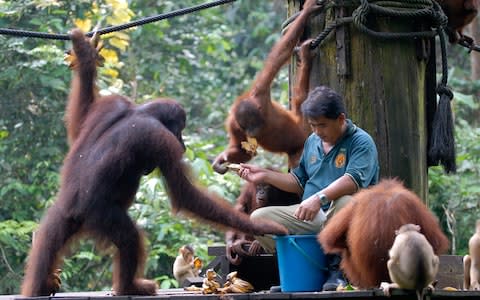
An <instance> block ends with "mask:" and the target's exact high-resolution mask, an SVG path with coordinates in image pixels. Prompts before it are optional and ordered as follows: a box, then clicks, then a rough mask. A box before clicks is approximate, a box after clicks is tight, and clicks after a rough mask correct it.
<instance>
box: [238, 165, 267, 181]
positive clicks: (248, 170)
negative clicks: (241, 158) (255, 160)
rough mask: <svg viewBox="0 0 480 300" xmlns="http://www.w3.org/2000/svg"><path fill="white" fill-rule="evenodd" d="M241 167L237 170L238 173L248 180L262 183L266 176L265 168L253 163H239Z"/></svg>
mask: <svg viewBox="0 0 480 300" xmlns="http://www.w3.org/2000/svg"><path fill="white" fill-rule="evenodd" d="M240 166H241V168H240V170H239V171H238V175H239V176H240V177H242V178H243V179H245V180H246V181H248V182H253V183H255V184H258V183H263V182H264V181H265V177H266V176H267V170H266V169H264V168H261V167H258V166H255V165H250V164H240Z"/></svg>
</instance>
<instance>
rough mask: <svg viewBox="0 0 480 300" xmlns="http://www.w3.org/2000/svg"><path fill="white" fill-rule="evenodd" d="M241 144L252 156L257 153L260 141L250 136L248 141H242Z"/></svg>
mask: <svg viewBox="0 0 480 300" xmlns="http://www.w3.org/2000/svg"><path fill="white" fill-rule="evenodd" d="M240 145H241V146H242V149H243V150H245V151H246V152H247V153H248V154H250V155H252V156H255V155H257V148H258V143H257V139H256V138H253V137H249V136H248V137H247V141H246V142H245V141H243V142H241V143H240Z"/></svg>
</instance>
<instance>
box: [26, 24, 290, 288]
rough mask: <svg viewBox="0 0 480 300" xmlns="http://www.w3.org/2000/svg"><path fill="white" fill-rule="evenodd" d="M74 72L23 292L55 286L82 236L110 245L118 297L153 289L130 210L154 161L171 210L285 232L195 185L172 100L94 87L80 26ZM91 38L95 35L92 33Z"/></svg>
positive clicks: (93, 60)
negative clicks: (55, 180)
mask: <svg viewBox="0 0 480 300" xmlns="http://www.w3.org/2000/svg"><path fill="white" fill-rule="evenodd" d="M71 38H72V42H73V53H71V54H72V55H74V59H73V61H72V63H71V67H72V69H73V70H74V73H73V79H72V85H71V91H70V96H69V101H68V107H67V113H66V125H67V132H68V139H69V143H70V150H69V152H68V154H67V156H66V158H65V160H64V164H63V167H62V172H61V182H60V190H59V192H58V195H57V199H56V201H55V203H54V204H53V205H52V206H51V207H50V208H49V209H48V211H47V213H46V214H45V216H44V217H43V219H42V221H41V223H40V227H39V228H38V231H37V232H36V235H35V240H34V242H33V243H32V249H31V251H30V254H29V257H28V262H27V265H26V270H25V278H24V282H23V285H22V295H24V296H44V295H49V294H52V293H55V292H56V291H57V289H58V281H57V279H58V277H56V276H57V274H56V273H55V270H56V269H57V268H58V265H59V264H60V262H61V257H62V255H63V254H65V250H67V248H68V245H69V244H71V242H72V241H74V240H75V239H77V238H78V237H79V236H80V234H84V233H86V234H89V235H90V236H92V237H94V238H96V240H97V241H101V242H107V243H109V244H113V245H114V247H115V249H116V253H115V257H114V266H113V289H114V293H115V294H116V295H155V294H156V289H157V286H156V284H155V282H154V281H152V280H147V279H143V278H141V277H139V276H142V275H143V265H144V263H145V258H146V254H145V249H144V245H143V237H142V233H141V232H140V230H139V229H138V228H137V226H136V224H135V223H134V222H133V221H132V219H131V218H130V217H129V215H128V214H127V209H128V207H129V206H130V205H131V204H132V203H133V201H134V198H135V194H136V192H137V189H138V186H139V181H140V178H141V177H142V175H144V174H148V173H150V172H151V171H152V170H153V169H154V168H156V167H158V168H160V170H161V173H162V175H163V176H164V178H165V182H166V185H167V191H168V194H169V197H170V201H171V202H172V207H173V210H174V211H175V212H178V211H185V212H187V213H193V214H195V215H197V216H199V217H200V218H201V219H202V220H205V221H209V222H212V223H216V224H221V225H224V226H226V227H229V228H235V229H237V230H240V231H243V232H246V233H250V234H264V233H274V234H286V229H285V228H283V227H282V226H280V225H278V224H275V223H268V222H262V223H252V222H251V221H250V219H249V218H248V216H247V215H246V214H242V213H240V212H238V211H236V210H234V209H233V207H232V206H231V205H229V204H228V202H226V201H223V200H221V199H216V198H214V197H213V196H210V195H208V194H207V193H205V192H203V191H200V190H199V189H198V188H196V187H195V186H194V185H193V184H192V182H191V179H190V178H189V176H188V171H187V168H186V166H185V165H184V163H183V162H182V155H183V152H184V148H185V146H184V144H183V140H182V130H183V129H184V127H185V119H186V116H185V111H184V110H183V108H182V107H181V106H180V105H179V104H178V103H177V102H175V101H174V100H170V99H158V100H155V101H152V102H150V103H146V104H143V105H135V104H133V103H131V102H130V101H128V100H127V99H126V98H124V97H122V96H120V95H110V96H105V97H99V95H98V94H97V92H96V86H95V79H96V64H97V61H98V58H99V54H98V51H97V49H96V47H95V45H96V43H94V44H95V45H91V44H90V42H89V39H88V38H85V36H84V34H83V33H82V32H81V31H80V30H74V31H73V32H72V34H71ZM94 41H95V39H94Z"/></svg>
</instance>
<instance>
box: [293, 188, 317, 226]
mask: <svg viewBox="0 0 480 300" xmlns="http://www.w3.org/2000/svg"><path fill="white" fill-rule="evenodd" d="M321 208H322V204H321V201H320V198H319V197H318V196H317V195H316V194H314V195H312V196H310V197H308V198H307V199H305V200H303V201H302V203H300V205H299V206H298V208H297V210H296V211H295V213H294V214H293V216H294V217H295V218H297V219H299V220H303V221H312V220H313V219H314V218H315V217H316V216H317V214H318V212H319V211H320V209H321Z"/></svg>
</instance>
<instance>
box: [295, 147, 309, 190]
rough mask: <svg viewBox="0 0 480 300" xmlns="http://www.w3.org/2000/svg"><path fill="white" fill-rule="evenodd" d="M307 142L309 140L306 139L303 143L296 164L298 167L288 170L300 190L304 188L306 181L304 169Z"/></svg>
mask: <svg viewBox="0 0 480 300" xmlns="http://www.w3.org/2000/svg"><path fill="white" fill-rule="evenodd" d="M309 141H310V139H307V140H306V141H305V145H304V147H303V152H302V155H301V156H300V162H299V163H298V166H297V167H295V168H293V169H292V170H290V173H291V174H292V175H293V177H294V178H295V180H297V183H298V185H299V186H300V187H301V188H302V190H303V189H304V188H305V184H306V183H307V180H308V175H307V171H306V169H305V166H306V165H305V157H306V156H307V155H306V153H307V152H308V144H309Z"/></svg>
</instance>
